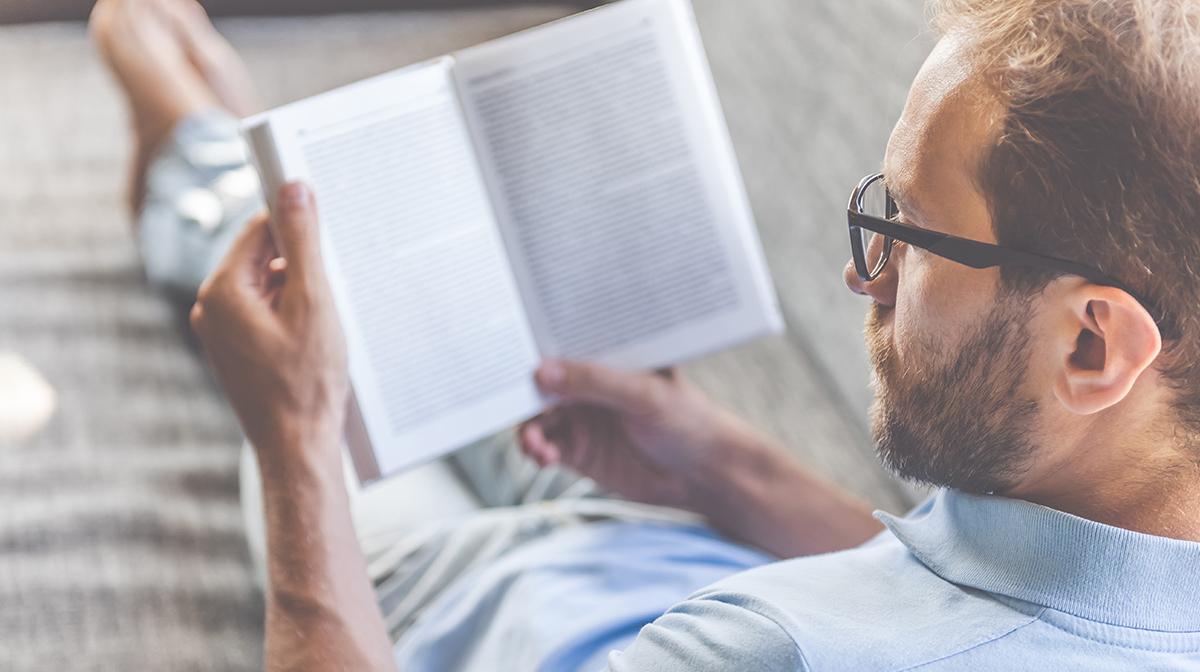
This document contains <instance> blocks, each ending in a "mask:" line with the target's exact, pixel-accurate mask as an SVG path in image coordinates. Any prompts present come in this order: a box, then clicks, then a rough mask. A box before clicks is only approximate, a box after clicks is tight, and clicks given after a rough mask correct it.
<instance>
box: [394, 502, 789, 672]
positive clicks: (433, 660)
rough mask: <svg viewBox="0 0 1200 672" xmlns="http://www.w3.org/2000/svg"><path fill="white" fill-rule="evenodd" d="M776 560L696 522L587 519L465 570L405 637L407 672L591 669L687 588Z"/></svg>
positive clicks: (400, 658)
mask: <svg viewBox="0 0 1200 672" xmlns="http://www.w3.org/2000/svg"><path fill="white" fill-rule="evenodd" d="M772 560H774V558H772V557H770V556H767V555H764V554H763V553H760V552H758V551H754V550H751V549H749V548H745V547H743V546H739V545H737V544H734V543H732V542H730V541H728V540H726V539H724V538H722V537H720V536H718V535H717V534H715V533H714V532H712V531H711V530H709V529H708V528H704V527H696V526H682V525H668V524H652V523H642V522H638V523H633V522H623V521H606V522H593V523H587V524H584V525H579V526H577V527H573V528H568V529H564V530H561V531H558V532H555V533H554V534H552V535H550V536H548V537H546V538H543V539H541V540H539V541H536V542H532V543H529V544H527V545H525V546H522V547H520V548H518V549H516V550H513V551H511V552H509V553H508V554H506V555H503V556H501V557H500V558H498V559H497V560H495V561H493V562H491V563H489V564H487V565H485V566H484V567H482V568H480V569H479V570H477V571H475V572H473V573H471V574H468V575H466V576H464V577H463V578H462V579H460V580H459V582H458V583H457V584H456V585H455V586H454V587H453V588H451V589H450V590H449V591H448V592H447V594H445V595H443V596H442V597H441V598H439V599H438V601H437V602H436V603H435V604H434V605H432V606H431V607H430V609H429V611H428V612H426V613H425V614H424V615H423V616H422V617H421V619H420V620H418V621H417V623H416V624H415V625H413V627H412V628H410V629H409V631H408V632H407V633H406V634H405V635H404V637H403V638H402V639H401V640H400V642H399V643H398V645H397V647H396V649H395V653H396V662H397V663H398V665H399V667H400V669H401V670H404V672H423V671H429V672H433V671H437V672H445V671H449V670H456V671H470V672H476V671H483V670H489V671H492V670H494V671H497V672H499V671H504V672H524V671H530V672H531V671H533V670H538V671H539V672H576V671H579V672H596V671H597V670H599V669H601V668H603V667H604V665H605V661H606V658H607V656H608V654H609V653H610V652H611V651H614V650H618V651H619V650H621V649H624V648H625V647H627V646H628V645H629V644H630V643H631V642H632V641H633V640H634V638H635V637H637V634H638V631H639V630H641V628H642V627H643V626H645V625H646V624H648V623H650V622H651V621H653V620H654V619H656V618H658V617H659V616H662V614H663V612H665V611H666V610H667V609H670V608H671V607H672V606H673V605H675V604H678V603H679V602H680V601H682V600H684V599H686V598H687V596H688V595H690V594H692V593H694V592H695V591H697V590H699V589H701V588H703V587H704V586H707V585H710V584H712V583H713V582H714V581H717V580H720V579H723V578H726V577H728V576H731V575H733V574H736V573H737V572H740V571H743V570H745V569H748V568H752V567H756V566H759V565H762V564H765V563H768V562H770V561H772Z"/></svg>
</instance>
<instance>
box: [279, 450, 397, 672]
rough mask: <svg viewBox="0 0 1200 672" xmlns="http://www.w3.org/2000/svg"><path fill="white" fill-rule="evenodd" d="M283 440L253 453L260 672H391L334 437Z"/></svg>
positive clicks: (380, 620) (382, 630)
mask: <svg viewBox="0 0 1200 672" xmlns="http://www.w3.org/2000/svg"><path fill="white" fill-rule="evenodd" d="M281 434H282V436H281V437H280V445H278V446H273V447H271V448H270V449H269V450H267V451H260V452H259V469H260V472H261V474H262V479H263V511H264V516H265V518H266V528H267V564H268V574H269V584H270V585H269V587H268V590H267V596H266V598H267V618H266V668H267V670H298V669H302V670H326V669H329V670H334V669H336V670H350V669H353V670H394V669H395V662H394V660H393V658H392V654H391V647H390V643H389V641H388V638H387V634H386V630H385V627H384V624H383V618H382V616H381V615H380V612H379V607H378V605H377V603H376V601H375V595H374V592H373V591H372V590H371V585H370V580H369V579H368V577H367V571H366V562H365V560H364V558H363V555H362V551H361V550H360V547H359V544H358V540H357V538H356V536H355V533H354V527H353V523H352V522H351V518H350V511H349V500H348V498H347V495H346V490H345V484H344V481H343V476H342V462H341V455H340V452H339V451H340V448H339V447H340V439H339V437H338V433H337V432H336V431H332V430H330V429H326V430H324V431H321V432H318V434H319V436H314V435H312V434H310V435H308V436H303V435H301V433H300V432H288V431H287V430H283V431H282V432H281ZM285 444H287V445H285ZM284 451H286V452H284ZM284 455H286V457H283V456H284Z"/></svg>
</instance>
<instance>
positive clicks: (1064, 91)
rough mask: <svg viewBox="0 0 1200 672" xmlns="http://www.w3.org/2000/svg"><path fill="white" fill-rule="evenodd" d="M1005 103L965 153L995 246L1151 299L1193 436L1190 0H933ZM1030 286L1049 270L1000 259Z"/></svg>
mask: <svg viewBox="0 0 1200 672" xmlns="http://www.w3.org/2000/svg"><path fill="white" fill-rule="evenodd" d="M932 8H933V12H934V16H933V24H934V26H935V28H937V29H938V31H939V32H941V33H942V34H943V35H951V34H952V35H954V36H955V37H956V38H958V39H960V40H961V41H962V42H963V43H965V44H966V45H967V48H968V53H969V54H970V55H971V58H973V59H974V61H975V65H976V66H977V67H978V69H979V70H978V71H979V72H980V73H981V74H982V76H983V77H984V78H985V81H986V82H987V84H988V85H989V86H990V88H991V89H992V91H993V92H994V93H995V95H996V96H997V97H998V99H999V101H1000V103H1001V105H1002V107H1003V109H1004V110H1005V113H1004V117H1003V119H1002V121H1001V123H1000V124H999V131H998V134H997V136H996V137H995V142H994V144H993V145H992V146H991V147H990V148H989V149H988V150H987V151H986V152H985V155H984V157H983V159H982V161H981V163H980V166H979V176H978V177H979V182H980V186H981V187H982V190H983V192H984V193H985V194H986V195H987V196H988V199H989V201H990V205H991V209H992V216H993V226H994V228H995V233H996V237H997V239H998V240H999V241H1000V243H1001V244H1003V245H1009V246H1014V247H1017V248H1020V249H1026V250H1031V251H1035V252H1040V253H1042V254H1049V255H1053V256H1057V257H1062V258H1066V259H1072V260H1075V261H1079V262H1082V263H1086V264H1089V265H1092V266H1096V267H1098V268H1100V269H1101V270H1103V271H1105V272H1106V273H1108V274H1109V275H1112V276H1114V277H1116V278H1118V279H1120V280H1122V281H1123V282H1125V283H1127V284H1128V285H1129V286H1130V287H1132V288H1133V289H1134V290H1136V291H1137V292H1138V293H1139V294H1140V296H1141V297H1142V298H1144V299H1146V300H1148V301H1149V302H1150V303H1151V304H1152V306H1153V307H1154V309H1155V310H1154V311H1153V312H1157V313H1158V315H1157V316H1156V317H1158V318H1159V325H1160V328H1161V329H1162V332H1163V338H1164V340H1165V341H1167V343H1166V348H1165V350H1164V354H1165V357H1164V360H1163V361H1164V362H1165V366H1164V374H1165V375H1166V377H1167V379H1168V380H1169V381H1171V382H1172V383H1173V384H1174V386H1175V387H1176V389H1177V390H1178V392H1179V394H1178V396H1177V402H1176V404H1175V406H1176V409H1177V410H1178V411H1179V412H1180V419H1181V420H1182V421H1184V422H1185V423H1186V425H1187V426H1188V427H1189V428H1190V429H1191V432H1190V433H1191V434H1192V435H1193V436H1195V435H1200V0H933V2H932ZM1002 277H1003V278H1004V282H1005V284H1006V285H1007V286H1008V287H1010V288H1011V289H1014V290H1017V291H1027V292H1033V291H1040V289H1041V288H1043V287H1044V286H1045V283H1046V282H1048V281H1049V280H1050V279H1051V277H1052V274H1047V273H1039V272H1031V271H1028V270H1021V269H1004V271H1003V273H1002Z"/></svg>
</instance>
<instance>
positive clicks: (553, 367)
mask: <svg viewBox="0 0 1200 672" xmlns="http://www.w3.org/2000/svg"><path fill="white" fill-rule="evenodd" d="M566 378H567V370H566V369H564V368H563V365H562V363H561V362H556V361H554V360H550V361H548V362H546V363H544V364H542V368H540V369H538V381H539V382H541V383H542V384H543V385H545V386H546V387H558V386H559V385H562V382H563V381H564V380H566Z"/></svg>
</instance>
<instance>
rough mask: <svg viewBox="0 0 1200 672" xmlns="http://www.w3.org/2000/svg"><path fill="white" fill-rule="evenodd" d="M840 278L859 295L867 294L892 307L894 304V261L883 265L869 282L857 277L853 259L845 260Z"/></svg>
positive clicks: (876, 300)
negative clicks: (880, 270)
mask: <svg viewBox="0 0 1200 672" xmlns="http://www.w3.org/2000/svg"><path fill="white" fill-rule="evenodd" d="M842 279H843V280H845V281H846V286H847V287H849V288H850V291H852V292H854V293H855V294H858V295H859V296H869V297H871V298H872V299H874V300H875V302H876V303H879V304H881V305H884V306H887V307H889V308H890V307H892V306H894V305H896V283H897V279H896V272H895V268H894V263H889V264H888V265H887V266H884V267H883V271H882V272H880V274H879V276H878V277H876V278H875V279H874V280H871V281H870V282H863V279H862V278H860V277H858V271H857V270H855V268H854V260H853V259H851V260H850V261H848V262H846V267H845V268H844V269H842Z"/></svg>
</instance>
